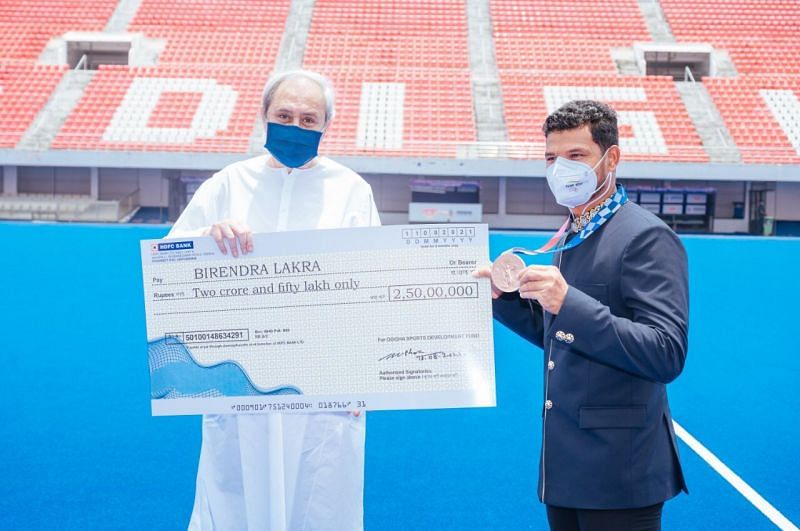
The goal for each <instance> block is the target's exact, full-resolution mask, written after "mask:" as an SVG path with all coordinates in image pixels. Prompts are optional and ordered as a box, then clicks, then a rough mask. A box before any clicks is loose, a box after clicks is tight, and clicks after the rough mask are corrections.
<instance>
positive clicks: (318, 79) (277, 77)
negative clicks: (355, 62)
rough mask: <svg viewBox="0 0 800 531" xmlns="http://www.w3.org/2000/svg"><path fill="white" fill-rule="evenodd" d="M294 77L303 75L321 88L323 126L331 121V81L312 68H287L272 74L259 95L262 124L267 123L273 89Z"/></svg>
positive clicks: (332, 94) (332, 113)
mask: <svg viewBox="0 0 800 531" xmlns="http://www.w3.org/2000/svg"><path fill="white" fill-rule="evenodd" d="M295 77H304V78H306V79H310V80H311V81H313V82H314V83H316V84H317V85H319V86H320V88H322V93H323V95H324V97H325V127H327V126H328V124H329V123H331V120H333V115H334V93H333V83H331V80H330V79H328V78H327V77H325V76H323V75H322V74H320V73H318V72H314V71H312V70H299V69H298V70H288V71H286V72H278V73H277V74H272V76H270V78H269V79H268V80H267V84H266V85H265V86H264V95H263V96H262V97H261V118H262V119H263V120H264V125H265V126H266V123H267V110H268V109H269V106H270V104H271V103H272V98H273V96H275V91H276V90H278V87H280V86H281V83H283V82H284V81H286V80H288V79H292V78H295Z"/></svg>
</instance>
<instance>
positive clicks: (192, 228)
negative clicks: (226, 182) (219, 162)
mask: <svg viewBox="0 0 800 531" xmlns="http://www.w3.org/2000/svg"><path fill="white" fill-rule="evenodd" d="M217 175H218V174H217ZM217 175H214V176H213V177H212V178H210V179H208V180H207V181H205V182H204V183H203V184H201V185H200V187H199V188H198V189H197V191H196V192H195V193H194V196H193V197H192V200H191V201H189V204H188V205H186V208H185V209H184V210H183V212H182V213H181V215H180V216H179V217H178V220H177V221H176V222H175V224H174V225H173V226H172V229H171V230H170V231H169V234H167V238H181V237H184V236H188V237H196V236H202V235H203V233H204V232H205V231H206V230H208V229H209V228H210V227H211V225H212V224H214V223H216V222H218V221H220V215H219V214H220V212H219V210H220V209H219V204H220V203H221V202H222V200H223V198H222V197H221V196H220V194H221V193H222V191H223V190H222V186H220V180H221V179H220V177H218V176H217Z"/></svg>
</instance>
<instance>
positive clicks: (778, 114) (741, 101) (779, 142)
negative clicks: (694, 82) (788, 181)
mask: <svg viewBox="0 0 800 531" xmlns="http://www.w3.org/2000/svg"><path fill="white" fill-rule="evenodd" d="M703 83H704V84H705V85H706V88H707V89H708V92H709V94H711V96H712V97H713V98H714V102H715V103H716V105H717V108H718V109H719V112H720V114H721V115H722V117H723V119H724V120H725V123H726V125H727V126H728V130H729V131H730V133H731V135H732V136H733V138H734V140H735V142H736V144H737V145H738V146H739V149H740V150H741V152H742V160H743V161H744V162H750V163H758V162H761V163H771V164H798V163H800V103H798V95H799V94H800V76H742V77H739V78H727V79H724V78H705V79H704V80H703Z"/></svg>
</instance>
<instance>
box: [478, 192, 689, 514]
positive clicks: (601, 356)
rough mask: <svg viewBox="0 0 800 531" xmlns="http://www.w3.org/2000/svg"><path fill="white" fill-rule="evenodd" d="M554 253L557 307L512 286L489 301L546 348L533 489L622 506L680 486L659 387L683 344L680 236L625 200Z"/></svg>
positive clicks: (563, 499)
mask: <svg viewBox="0 0 800 531" xmlns="http://www.w3.org/2000/svg"><path fill="white" fill-rule="evenodd" d="M554 263H555V264H556V265H560V269H561V273H562V275H563V276H564V278H565V279H566V281H567V283H568V284H569V288H568V290H567V295H566V299H565V300H564V304H563V306H562V307H561V310H560V311H559V313H558V315H555V316H553V315H550V314H548V313H547V312H543V310H542V307H541V306H540V305H538V304H537V303H533V305H532V308H531V305H530V304H529V302H528V300H526V299H521V298H520V296H519V293H509V294H505V295H503V296H502V297H500V298H498V299H497V300H495V301H494V303H493V309H494V316H495V318H496V319H497V320H498V321H500V322H501V323H503V324H504V325H506V326H507V327H509V328H510V329H511V330H513V331H514V332H516V333H517V334H519V335H520V336H522V337H523V338H525V339H527V340H528V341H530V342H531V343H533V344H535V345H537V346H538V347H540V348H542V349H544V354H545V356H544V378H545V385H544V389H545V396H544V403H543V406H542V414H543V433H542V453H541V456H540V470H539V498H540V499H541V500H542V501H543V502H544V503H546V504H548V505H555V506H560V507H573V508H583V509H627V508H635V507H645V506H648V505H654V504H656V503H660V502H663V501H664V500H667V499H669V498H672V497H673V496H675V495H677V494H678V493H679V491H680V490H684V491H687V490H686V484H685V481H684V479H683V472H682V470H681V465H680V460H679V456H678V446H677V443H676V440H675V432H674V430H673V427H672V417H671V415H670V410H669V404H668V402H667V390H666V384H667V383H669V382H671V381H672V380H674V379H675V378H676V377H677V376H678V375H679V374H680V373H681V371H682V370H683V365H684V361H685V360H686V350H687V346H688V345H687V334H688V320H689V293H688V291H689V290H688V271H687V269H688V267H687V259H686V252H685V251H684V248H683V245H682V244H681V242H680V240H679V239H678V237H677V236H676V235H675V233H674V232H672V230H670V229H669V227H667V226H666V225H665V224H664V223H663V222H662V221H661V220H660V219H658V218H657V217H656V216H654V215H653V214H651V213H650V212H648V211H646V210H644V209H643V208H641V207H640V206H638V205H636V204H635V203H633V202H630V201H629V202H627V203H625V204H624V205H623V206H622V207H621V208H620V209H619V210H618V211H617V213H616V214H615V215H614V216H613V217H612V218H611V219H610V220H608V221H607V222H606V223H605V224H604V225H603V226H602V227H601V228H600V229H599V230H598V231H597V232H596V233H595V234H593V235H592V236H591V237H590V238H589V239H588V240H586V241H585V242H583V243H582V244H581V245H579V246H577V247H575V248H574V249H569V250H567V251H564V252H563V253H561V254H560V255H559V254H557V255H556V256H555V257H554ZM687 492H688V491H687Z"/></svg>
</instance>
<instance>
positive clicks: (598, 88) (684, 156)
mask: <svg viewBox="0 0 800 531" xmlns="http://www.w3.org/2000/svg"><path fill="white" fill-rule="evenodd" d="M500 75H501V80H502V83H503V93H504V103H505V109H506V124H507V126H508V134H509V139H510V140H511V141H514V142H523V143H524V142H527V143H532V145H534V146H538V148H537V149H535V150H534V151H533V152H532V153H526V157H534V158H541V157H542V156H543V155H544V151H543V150H544V143H543V141H542V137H541V130H540V129H539V127H538V124H541V123H542V122H543V121H544V119H545V117H546V116H547V114H548V113H549V112H552V111H553V110H555V109H556V108H557V107H558V106H560V105H561V104H563V103H566V102H567V101H569V100H572V99H601V100H604V101H608V102H609V103H612V104H613V105H614V107H615V108H616V109H617V111H618V113H619V119H620V143H621V147H622V148H623V151H624V153H625V157H626V158H628V159H631V160H663V161H672V162H679V161H683V162H703V161H707V160H708V157H707V155H706V154H705V151H704V150H703V147H702V143H701V142H700V138H699V136H698V135H697V132H696V131H695V130H694V127H693V126H692V122H691V120H690V119H689V116H688V115H687V114H686V109H685V107H684V106H683V104H682V103H681V100H680V96H679V95H678V92H677V91H676V90H675V84H674V82H673V81H672V79H671V78H666V77H657V76H648V77H633V76H618V75H615V74H576V75H563V74H553V73H541V72H540V73H531V72H515V71H510V72H501V74H500ZM532 124H536V125H535V126H533V125H532Z"/></svg>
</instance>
